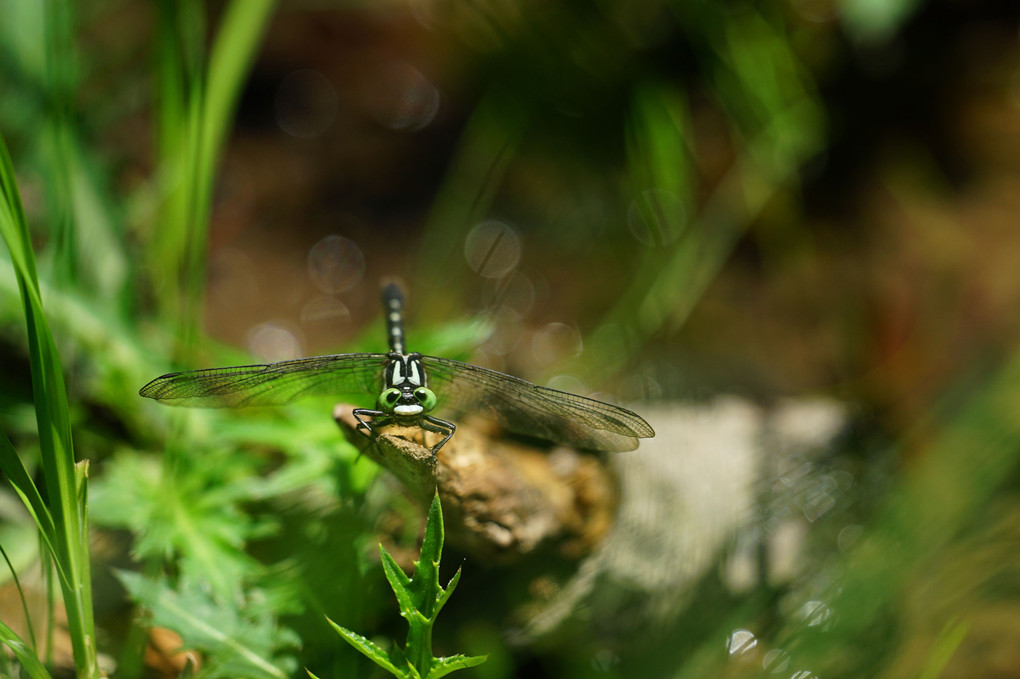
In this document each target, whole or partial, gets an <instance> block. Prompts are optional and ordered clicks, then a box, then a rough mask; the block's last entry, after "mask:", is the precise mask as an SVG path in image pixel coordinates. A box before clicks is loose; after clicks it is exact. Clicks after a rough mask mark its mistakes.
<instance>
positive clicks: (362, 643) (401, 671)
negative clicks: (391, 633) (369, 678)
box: [326, 618, 417, 677]
mask: <svg viewBox="0 0 1020 679" xmlns="http://www.w3.org/2000/svg"><path fill="white" fill-rule="evenodd" d="M326 621H327V622H328V623H329V624H330V625H332V626H333V629H335V630H336V631H337V634H339V635H340V636H341V637H342V638H343V640H344V641H346V642H347V643H348V644H350V645H351V646H353V647H354V648H356V649H357V650H358V651H359V652H360V653H361V654H362V655H364V656H365V657H366V658H368V659H369V660H371V661H372V662H374V663H375V664H376V665H378V666H379V667H381V668H383V669H384V670H386V671H387V672H389V673H390V674H393V675H394V676H397V677H408V676H417V672H414V668H413V667H411V666H410V665H407V666H406V668H399V667H397V665H396V664H394V662H393V660H392V659H391V658H390V656H389V654H387V653H386V651H385V650H384V649H383V647H382V646H380V645H379V644H377V643H375V642H374V641H372V640H371V639H368V638H366V637H363V636H361V635H360V634H358V633H357V632H352V631H351V630H349V629H347V628H346V627H343V626H342V625H338V624H336V623H335V622H333V621H332V620H330V619H329V618H326ZM408 670H410V671H411V672H414V674H413V675H412V674H410V673H409V672H408Z"/></svg>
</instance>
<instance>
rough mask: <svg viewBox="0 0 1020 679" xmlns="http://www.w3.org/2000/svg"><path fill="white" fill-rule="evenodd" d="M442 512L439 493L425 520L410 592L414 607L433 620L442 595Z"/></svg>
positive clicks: (433, 499)
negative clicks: (423, 535)
mask: <svg viewBox="0 0 1020 679" xmlns="http://www.w3.org/2000/svg"><path fill="white" fill-rule="evenodd" d="M443 538H444V533H443V510H442V506H441V505H440V502H439V493H436V495H435V496H434V497H433V498H432V505H431V506H430V507H429V514H428V518H427V519H426V520H425V537H424V539H423V540H422V544H421V556H420V557H419V558H418V560H417V561H416V562H415V564H414V577H413V578H412V580H411V586H410V588H409V589H410V592H411V596H412V597H413V598H414V602H415V607H416V608H417V609H418V610H419V611H421V613H422V614H423V615H424V616H425V617H426V618H428V619H430V620H434V619H435V614H436V602H437V601H438V600H439V597H440V596H441V595H442V591H443V590H442V588H441V587H440V586H439V561H440V558H441V557H442V554H443Z"/></svg>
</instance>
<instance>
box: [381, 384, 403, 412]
mask: <svg viewBox="0 0 1020 679" xmlns="http://www.w3.org/2000/svg"><path fill="white" fill-rule="evenodd" d="M399 400H400V390H399V389H387V390H386V391H384V392H383V393H381V394H379V410H381V411H383V412H384V413H392V412H393V406H395V405H397V401H399Z"/></svg>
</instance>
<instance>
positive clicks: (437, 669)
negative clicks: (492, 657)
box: [425, 655, 489, 679]
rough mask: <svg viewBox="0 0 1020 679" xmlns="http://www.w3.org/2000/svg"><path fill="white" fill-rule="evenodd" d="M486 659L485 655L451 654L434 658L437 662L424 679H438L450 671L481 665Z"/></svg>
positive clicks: (487, 657)
mask: <svg viewBox="0 0 1020 679" xmlns="http://www.w3.org/2000/svg"><path fill="white" fill-rule="evenodd" d="M488 659H489V656H487V655H451V656H449V657H447V658H436V662H437V664H435V665H433V666H432V669H431V670H430V671H429V673H428V675H427V676H426V678H425V679H439V677H445V676H446V675H447V674H449V673H450V672H456V671H457V670H463V669H467V668H468V667H476V666H477V665H481V664H482V663H483V662H485V661H486V660H488Z"/></svg>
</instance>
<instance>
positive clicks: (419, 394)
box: [414, 387, 436, 412]
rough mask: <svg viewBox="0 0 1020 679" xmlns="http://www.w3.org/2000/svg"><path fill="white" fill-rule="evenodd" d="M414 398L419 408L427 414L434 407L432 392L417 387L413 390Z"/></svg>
mask: <svg viewBox="0 0 1020 679" xmlns="http://www.w3.org/2000/svg"><path fill="white" fill-rule="evenodd" d="M414 397H415V398H416V399H418V403H420V404H421V407H422V408H424V409H425V412H428V411H430V410H432V409H433V408H435V407H436V395H435V394H434V393H433V392H432V390H431V389H426V388H425V387H418V388H417V389H415V390H414Z"/></svg>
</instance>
